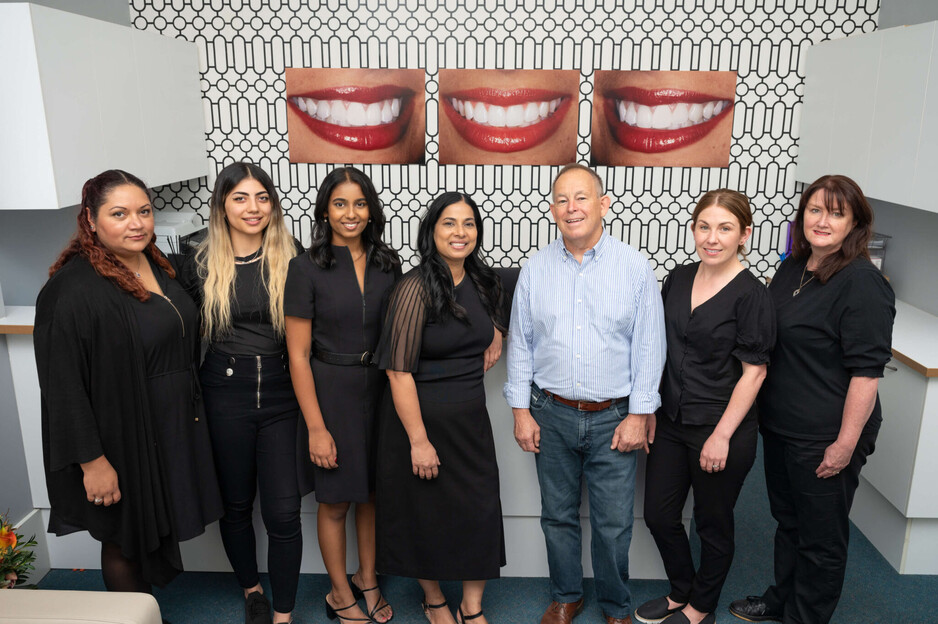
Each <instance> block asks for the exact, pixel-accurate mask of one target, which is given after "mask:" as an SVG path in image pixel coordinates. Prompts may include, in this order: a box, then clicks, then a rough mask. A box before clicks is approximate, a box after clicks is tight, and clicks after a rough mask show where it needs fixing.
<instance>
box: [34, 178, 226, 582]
mask: <svg viewBox="0 0 938 624" xmlns="http://www.w3.org/2000/svg"><path fill="white" fill-rule="evenodd" d="M49 272H50V278H49V281H48V282H47V283H46V285H45V286H44V287H43V289H42V291H41V292H40V293H39V298H38V300H37V302H36V324H35V330H34V338H35V347H36V365H37V369H38V373H39V386H40V390H41V393H42V427H43V456H44V463H45V469H46V483H47V486H48V491H49V500H50V502H51V506H52V509H51V515H50V518H49V531H50V532H53V533H55V534H57V535H67V534H69V533H73V532H76V531H82V530H87V531H88V532H89V533H90V534H91V536H92V537H94V538H95V539H96V540H98V541H100V542H101V568H102V569H101V572H102V575H103V577H104V584H105V586H106V587H107V589H108V590H110V591H137V592H149V591H150V586H151V584H154V585H159V586H162V585H165V584H166V583H168V582H169V581H170V580H172V579H173V577H175V575H176V574H178V573H179V572H180V571H182V561H181V559H180V554H179V542H180V541H183V540H187V539H191V538H193V537H195V536H197V535H199V534H201V533H202V532H203V531H204V528H205V526H206V525H207V524H209V523H211V522H214V521H215V520H217V519H218V518H219V516H221V512H222V505H221V499H220V497H219V493H218V485H217V482H216V479H215V470H214V467H213V465H212V461H211V457H212V451H211V447H210V444H209V435H208V431H207V427H206V422H205V418H204V417H203V409H202V401H201V397H200V395H199V390H198V388H199V385H198V380H197V378H196V369H195V364H196V357H197V354H198V346H199V345H198V343H199V339H198V336H199V334H198V325H197V317H198V315H197V310H196V307H195V305H194V304H193V303H192V300H191V299H190V298H189V297H188V296H187V295H186V293H185V291H184V290H183V289H182V287H181V286H179V284H177V283H176V282H175V280H173V279H172V277H173V276H174V271H173V269H172V267H171V266H170V265H169V262H167V260H166V259H165V258H163V256H162V255H161V254H160V252H159V250H157V248H156V246H155V245H154V243H153V209H152V206H151V205H150V198H149V194H148V191H147V188H146V185H144V183H143V182H141V181H140V180H139V179H138V178H137V177H135V176H133V175H131V174H129V173H127V172H124V171H118V170H111V171H105V172H104V173H102V174H100V175H98V176H96V177H94V178H92V179H90V180H88V182H86V183H85V186H84V188H83V189H82V203H81V210H80V212H79V214H78V231H77V233H76V235H75V237H74V238H73V239H72V241H71V242H70V243H69V245H68V246H67V247H66V249H65V251H63V252H62V254H61V255H60V256H59V259H58V260H57V261H56V263H55V264H54V265H53V266H52V268H51V269H50V271H49Z"/></svg>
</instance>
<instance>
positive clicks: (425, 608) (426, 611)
mask: <svg viewBox="0 0 938 624" xmlns="http://www.w3.org/2000/svg"><path fill="white" fill-rule="evenodd" d="M420 606H421V607H423V614H424V615H425V616H426V617H427V621H428V622H430V623H431V624H432V622H433V620H431V619H430V609H442V608H443V607H445V606H447V604H446V601H445V600H444V601H443V602H441V603H440V604H435V605H434V604H430V603H429V602H421V603H420Z"/></svg>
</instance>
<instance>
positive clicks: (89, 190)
mask: <svg viewBox="0 0 938 624" xmlns="http://www.w3.org/2000/svg"><path fill="white" fill-rule="evenodd" d="M125 184H130V185H133V186H136V187H138V188H139V189H141V190H142V191H143V192H144V193H146V195H147V198H149V197H150V191H149V189H147V185H146V184H144V183H143V181H142V180H140V178H138V177H137V176H135V175H133V174H132V173H127V172H126V171H121V170H120V169H109V170H107V171H105V172H103V173H99V174H98V175H96V176H95V177H93V178H91V179H90V180H88V181H87V182H85V185H84V186H83V187H82V188H81V207H80V209H79V210H78V230H77V231H76V232H75V235H74V236H72V240H70V241H69V242H68V245H66V246H65V249H63V250H62V253H61V254H59V258H58V260H56V261H55V263H54V264H53V265H52V266H51V267H49V277H52V276H53V275H55V273H56V272H57V271H58V270H59V269H61V268H62V267H63V266H64V265H65V263H66V262H68V261H69V260H71V259H72V257H74V256H82V257H84V258H85V259H86V260H88V263H89V264H90V265H91V266H92V267H94V270H95V272H96V273H97V274H98V275H100V276H101V277H103V278H105V279H107V280H110V281H111V282H113V283H114V284H115V285H116V286H117V287H118V288H120V289H121V290H124V291H127V292H129V293H130V294H131V295H133V296H134V297H135V298H136V299H138V300H140V301H148V300H149V299H150V291H148V290H147V289H146V288H145V287H144V285H143V283H142V282H140V280H138V279H137V278H136V277H135V276H134V274H133V272H132V271H131V270H130V269H128V268H127V267H126V266H125V265H124V263H123V262H121V261H120V260H118V259H117V256H115V255H114V253H113V252H111V250H109V249H108V248H107V247H105V246H104V245H102V244H101V241H100V240H98V236H97V234H95V233H94V231H93V230H92V229H91V221H97V219H98V212H99V211H100V210H101V206H103V205H104V204H105V203H106V202H107V200H108V197H109V196H110V194H111V191H113V190H114V189H115V188H117V187H118V186H124V185H125ZM86 210H87V214H88V215H89V216H90V217H91V219H90V220H89V219H88V218H87V217H86V216H85V211H86ZM155 241H156V237H155V236H154V237H152V238H151V239H150V243H149V244H148V245H147V246H146V248H144V250H143V253H144V254H145V255H147V256H149V257H150V258H151V259H152V260H153V262H155V263H156V264H157V265H158V266H159V267H160V268H161V269H163V270H164V271H166V273H167V274H168V275H169V276H170V277H176V272H175V271H174V270H173V267H172V266H170V264H169V261H168V260H167V259H166V258H165V257H163V254H162V253H160V250H159V249H157V247H156V242H155Z"/></svg>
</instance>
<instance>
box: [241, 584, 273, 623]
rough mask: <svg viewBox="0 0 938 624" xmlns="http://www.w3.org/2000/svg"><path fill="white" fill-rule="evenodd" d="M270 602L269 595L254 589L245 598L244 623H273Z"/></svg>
mask: <svg viewBox="0 0 938 624" xmlns="http://www.w3.org/2000/svg"><path fill="white" fill-rule="evenodd" d="M272 621H273V620H272V619H271V617H270V602H269V601H268V600H267V596H265V595H264V594H262V593H260V592H259V591H253V592H251V593H250V594H248V597H247V598H245V599H244V624H271V623H272Z"/></svg>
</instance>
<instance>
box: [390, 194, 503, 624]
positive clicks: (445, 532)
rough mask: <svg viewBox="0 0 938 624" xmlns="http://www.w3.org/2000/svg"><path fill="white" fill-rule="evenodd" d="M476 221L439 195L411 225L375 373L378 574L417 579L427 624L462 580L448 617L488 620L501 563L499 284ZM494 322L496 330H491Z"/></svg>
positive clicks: (443, 614) (474, 213) (440, 621)
mask: <svg viewBox="0 0 938 624" xmlns="http://www.w3.org/2000/svg"><path fill="white" fill-rule="evenodd" d="M481 239H482V215H481V214H480V213H479V207H478V206H477V205H476V203H475V202H474V201H473V200H472V198H470V197H469V196H468V195H463V194H461V193H452V192H451V193H444V194H442V195H440V196H439V197H438V198H436V199H435V200H434V201H433V203H432V204H430V207H429V208H428V209H427V214H426V215H425V216H424V218H423V220H422V221H421V222H420V229H419V232H418V238H417V245H418V252H419V254H420V263H419V265H418V266H417V268H415V269H414V270H412V271H410V272H409V273H407V275H405V276H404V277H403V278H402V279H401V281H400V282H399V283H398V284H397V286H396V287H395V289H394V292H393V294H392V296H391V300H390V304H389V310H388V314H387V317H386V319H385V325H384V330H383V333H382V337H381V343H380V345H379V347H378V353H377V357H378V366H379V367H380V368H383V369H385V370H386V371H387V375H388V378H389V380H390V392H389V393H387V394H386V395H385V400H384V403H383V405H382V409H381V425H380V435H379V437H378V442H379V455H378V457H379V459H378V489H377V493H378V498H377V503H378V569H379V570H381V571H382V572H383V573H387V574H395V575H398V576H408V577H412V578H417V579H418V580H419V582H420V586H421V587H422V589H423V591H424V602H423V610H424V614H425V615H426V616H427V619H429V620H430V622H431V623H432V624H446V623H451V622H453V615H452V613H451V612H450V611H449V610H448V609H446V608H445V607H446V599H445V598H444V596H443V593H442V592H441V590H440V585H439V581H440V580H460V581H462V582H463V594H462V600H461V602H460V604H459V607H458V609H457V618H456V619H457V621H458V622H460V624H462V622H464V621H468V620H476V622H478V623H480V624H484V622H485V621H486V620H485V618H484V615H483V613H482V594H483V591H484V589H485V581H486V579H492V578H497V577H498V576H499V568H500V567H501V566H503V565H505V544H504V531H503V527H502V512H501V502H500V500H499V489H498V488H499V486H498V465H497V463H496V459H495V442H494V438H493V435H492V425H491V423H490V422H489V416H488V412H487V411H486V408H485V388H484V386H483V383H482V381H483V373H484V371H485V369H486V368H488V366H491V364H493V363H494V360H493V359H492V358H489V357H486V350H487V349H488V348H489V347H491V346H492V345H493V338H494V339H495V342H496V343H498V344H499V345H500V338H501V336H500V335H499V332H504V331H505V325H504V323H503V321H502V319H501V318H500V310H501V306H500V304H501V300H502V286H501V282H500V280H499V278H498V276H497V275H496V274H495V272H494V271H493V270H492V269H491V268H490V267H489V266H488V265H486V263H485V261H484V260H483V259H482V254H481V250H480V248H479V243H480V242H481ZM493 326H494V327H493Z"/></svg>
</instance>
